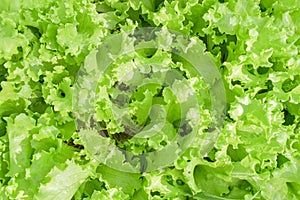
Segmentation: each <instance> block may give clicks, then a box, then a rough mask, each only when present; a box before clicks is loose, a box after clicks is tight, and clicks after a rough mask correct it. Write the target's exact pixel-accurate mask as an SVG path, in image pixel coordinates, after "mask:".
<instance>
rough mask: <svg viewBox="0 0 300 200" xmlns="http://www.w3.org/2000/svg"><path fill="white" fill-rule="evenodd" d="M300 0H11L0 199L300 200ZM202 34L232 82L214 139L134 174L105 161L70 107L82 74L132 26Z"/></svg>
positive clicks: (2, 68)
mask: <svg viewBox="0 0 300 200" xmlns="http://www.w3.org/2000/svg"><path fill="white" fill-rule="evenodd" d="M299 13H300V1H298V0H290V1H285V0H279V1H274V0H261V1H259V0H228V1H226V0H219V1H215V0H187V1H184V0H175V1H169V0H166V1H162V0H122V1H118V0H104V1H89V0H70V1H62V0H55V1H54V0H45V1H33V0H4V1H2V2H1V4H0V83H1V87H0V117H1V121H0V149H1V150H0V186H1V187H0V199H56V198H58V199H141V200H142V199H270V200H271V199H272V200H273V199H299V198H300V192H299V191H300V157H299V152H300V139H299V114H300V106H299V102H300V86H299V83H300V59H299V48H300V34H299V33H300V14H299ZM135 26H138V27H147V26H154V27H156V26H159V27H161V26H163V27H167V28H169V29H173V30H175V31H178V32H181V33H184V34H187V35H189V36H192V37H198V38H200V39H201V40H202V41H203V44H204V45H205V46H206V50H207V51H208V52H209V53H211V55H213V57H214V59H215V62H216V63H217V66H218V68H219V70H220V73H221V74H222V75H223V78H224V83H225V85H226V90H227V91H226V92H227V99H228V112H227V117H226V121H225V123H224V128H223V130H222V132H221V133H220V135H219V137H218V139H217V141H216V143H215V145H214V148H213V149H212V150H211V151H210V152H209V153H208V154H207V155H206V156H202V155H201V154H200V152H199V147H198V146H197V145H193V146H191V147H190V148H189V149H188V150H187V151H186V152H185V153H184V154H183V155H182V156H181V157H180V158H178V159H177V160H176V161H174V163H173V166H170V167H169V168H165V169H162V170H157V171H153V172H151V173H144V174H128V173H123V172H119V171H116V170H113V169H110V168H108V167H106V166H104V165H98V164H97V162H94V161H93V158H92V157H91V156H90V155H89V153H88V152H86V150H85V149H84V148H83V146H82V144H81V141H80V140H79V139H78V134H77V133H76V127H75V123H74V119H73V116H72V93H73V84H74V80H75V77H76V73H77V71H78V69H79V68H80V66H81V64H82V62H83V61H84V59H85V57H86V56H87V55H88V54H89V52H91V51H92V50H93V49H95V48H96V47H97V46H98V45H99V44H100V42H101V41H103V40H105V38H107V37H109V36H110V35H112V34H115V33H118V32H119V31H122V30H130V29H132V27H135Z"/></svg>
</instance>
